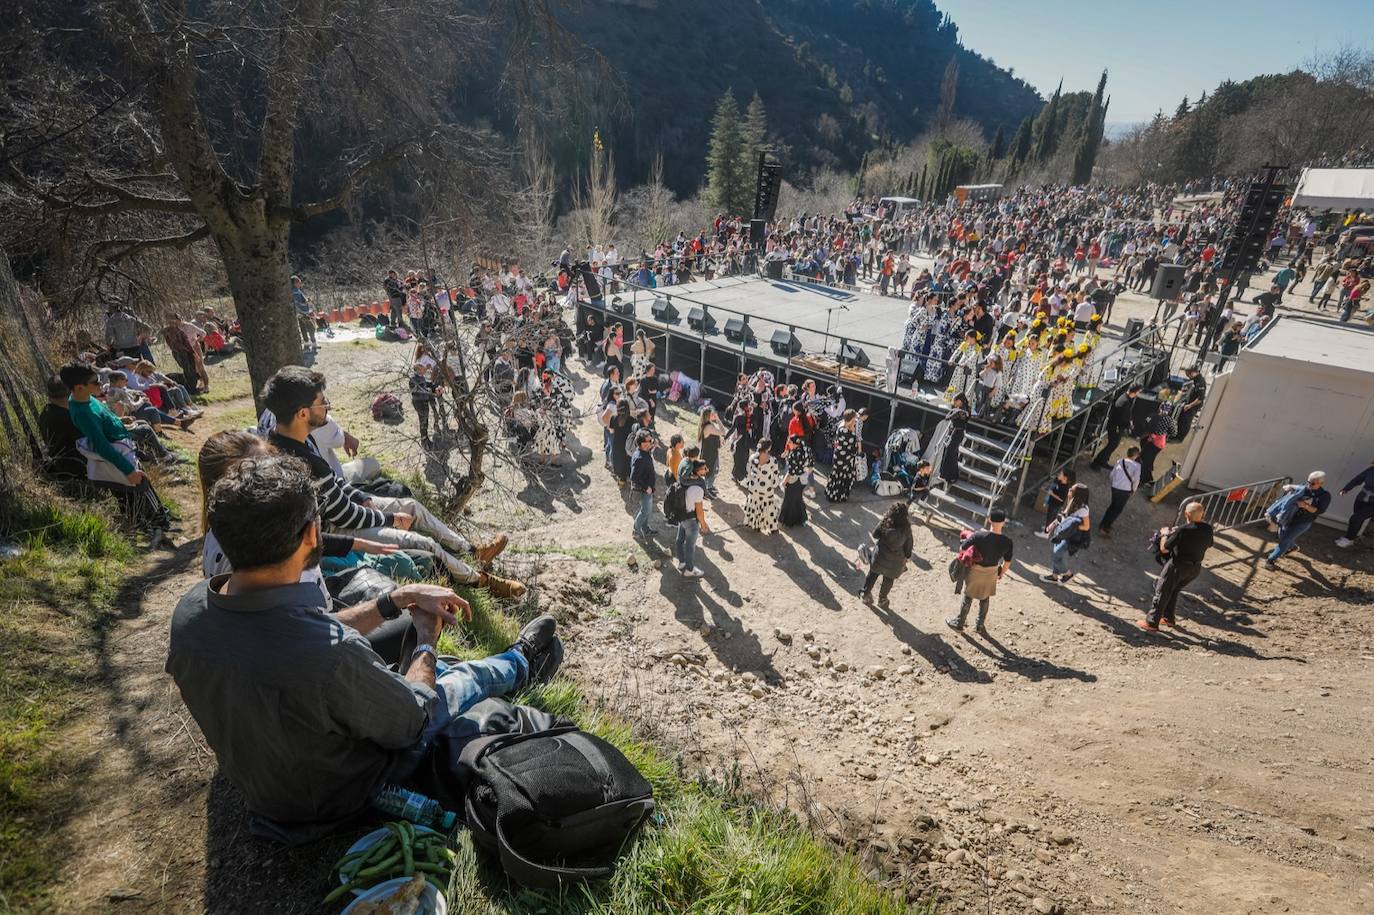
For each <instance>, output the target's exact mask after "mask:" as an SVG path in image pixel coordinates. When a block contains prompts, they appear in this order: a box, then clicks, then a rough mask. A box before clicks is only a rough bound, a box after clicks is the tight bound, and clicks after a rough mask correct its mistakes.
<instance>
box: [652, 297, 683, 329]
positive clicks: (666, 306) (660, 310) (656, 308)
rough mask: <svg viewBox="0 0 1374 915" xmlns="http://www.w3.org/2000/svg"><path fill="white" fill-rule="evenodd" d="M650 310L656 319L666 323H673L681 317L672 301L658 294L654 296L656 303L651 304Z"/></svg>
mask: <svg viewBox="0 0 1374 915" xmlns="http://www.w3.org/2000/svg"><path fill="white" fill-rule="evenodd" d="M649 311H650V312H652V313H653V316H654V320H656V321H662V322H663V323H664V324H671V323H672V322H674V321H676V320H678V318H679V317H680V315H678V313H677V309H676V308H674V307H673V303H672V302H670V301H668V300H667V299H664V298H659V297H658V296H655V297H654V303H653V304H652V305H650V306H649Z"/></svg>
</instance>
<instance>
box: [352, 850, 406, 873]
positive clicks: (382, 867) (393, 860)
mask: <svg viewBox="0 0 1374 915" xmlns="http://www.w3.org/2000/svg"><path fill="white" fill-rule="evenodd" d="M400 863H401V853H400V852H396V853H394V854H392V855H391V857H389V858H387V859H386V860H385V861H383V862H382V863H380V864H374V865H373V866H372V867H369V868H367V869H366V870H361V871H359V872H358V879H359V880H368V879H371V878H373V877H376V876H379V875H381V874H384V873H386V872H387V871H389V870H391V869H392V868H394V867H395V866H396V865H397V864H400Z"/></svg>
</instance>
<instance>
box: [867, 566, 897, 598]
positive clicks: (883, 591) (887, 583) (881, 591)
mask: <svg viewBox="0 0 1374 915" xmlns="http://www.w3.org/2000/svg"><path fill="white" fill-rule="evenodd" d="M879 578H881V579H882V580H883V583H882V584H881V585H880V586H879V587H878V600H887V596H888V595H889V594H891V593H892V584H893V581H894V579H891V578H888V577H887V576H886V575H880V574H879V573H877V572H875V571H873V570H872V569H869V571H868V577H867V578H865V579H864V593H865V594H872V593H873V583H874V582H875V581H877V580H878V579H879Z"/></svg>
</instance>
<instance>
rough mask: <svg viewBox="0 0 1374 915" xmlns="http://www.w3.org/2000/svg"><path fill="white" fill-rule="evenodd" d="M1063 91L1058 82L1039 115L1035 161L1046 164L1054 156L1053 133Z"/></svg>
mask: <svg viewBox="0 0 1374 915" xmlns="http://www.w3.org/2000/svg"><path fill="white" fill-rule="evenodd" d="M1063 89H1064V81H1063V80H1062V79H1061V80H1060V81H1059V87H1058V88H1057V89H1055V90H1054V95H1053V97H1051V98H1050V100H1049V103H1048V104H1046V105H1045V111H1044V113H1043V114H1042V115H1041V119H1042V120H1041V124H1040V140H1039V142H1038V143H1036V144H1035V161H1036V162H1042V163H1043V162H1046V161H1048V160H1049V158H1050V156H1052V155H1054V150H1055V147H1056V145H1057V142H1056V141H1057V138H1056V137H1055V133H1056V131H1057V129H1058V128H1057V125H1056V124H1055V121H1056V119H1057V118H1058V117H1059V95H1060V93H1061V92H1062V91H1063Z"/></svg>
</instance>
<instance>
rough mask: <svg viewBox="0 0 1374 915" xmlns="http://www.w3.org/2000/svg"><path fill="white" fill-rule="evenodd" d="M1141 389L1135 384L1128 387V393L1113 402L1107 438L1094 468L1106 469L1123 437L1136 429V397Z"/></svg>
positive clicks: (1095, 458) (1108, 420) (1096, 458)
mask: <svg viewBox="0 0 1374 915" xmlns="http://www.w3.org/2000/svg"><path fill="white" fill-rule="evenodd" d="M1140 391H1141V386H1140V385H1138V384H1133V385H1131V386H1130V387H1129V388H1127V389H1126V393H1124V394H1122V395H1121V396H1120V397H1118V398H1117V399H1116V400H1115V401H1113V402H1112V409H1111V412H1109V413H1108V414H1107V440H1106V441H1105V442H1103V444H1102V450H1101V451H1099V452H1097V456H1096V457H1094V458H1093V462H1092V468H1093V469H1094V470H1106V469H1107V468H1108V466H1109V464H1108V462H1109V461H1110V460H1111V459H1112V454H1113V453H1115V452H1116V448H1117V446H1118V445H1120V444H1121V437H1122V436H1123V435H1126V434H1127V433H1131V432H1133V431H1134V428H1135V399H1136V397H1138V396H1139V395H1140Z"/></svg>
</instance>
